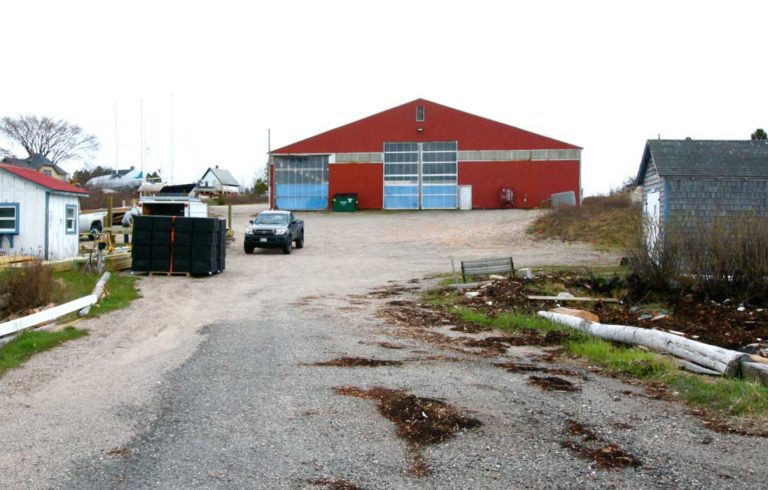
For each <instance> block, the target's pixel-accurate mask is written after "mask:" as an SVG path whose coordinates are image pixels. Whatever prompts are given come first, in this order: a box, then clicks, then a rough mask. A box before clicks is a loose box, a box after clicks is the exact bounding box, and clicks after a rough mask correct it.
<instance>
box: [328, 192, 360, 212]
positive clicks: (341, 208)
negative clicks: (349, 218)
mask: <svg viewBox="0 0 768 490" xmlns="http://www.w3.org/2000/svg"><path fill="white" fill-rule="evenodd" d="M333 211H334V212H342V213H345V212H351V211H357V194H336V195H334V196H333Z"/></svg>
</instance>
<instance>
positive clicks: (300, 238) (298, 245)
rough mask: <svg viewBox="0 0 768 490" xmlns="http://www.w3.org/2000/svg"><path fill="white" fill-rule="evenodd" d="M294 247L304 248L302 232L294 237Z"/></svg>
mask: <svg viewBox="0 0 768 490" xmlns="http://www.w3.org/2000/svg"><path fill="white" fill-rule="evenodd" d="M296 248H304V233H302V234H301V236H300V237H299V238H297V239H296Z"/></svg>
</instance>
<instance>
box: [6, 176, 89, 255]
mask: <svg viewBox="0 0 768 490" xmlns="http://www.w3.org/2000/svg"><path fill="white" fill-rule="evenodd" d="M87 195H88V193H87V192H86V191H84V190H83V189H80V188H78V187H75V186H73V185H70V184H67V183H66V182H62V181H61V180H57V179H54V178H53V177H49V176H47V175H44V174H42V173H40V172H36V171H34V170H30V169H26V168H21V167H15V166H12V165H5V164H0V255H34V256H36V257H40V258H42V259H45V260H56V259H66V258H70V257H75V256H77V254H78V251H79V247H80V244H79V237H78V229H77V221H78V215H79V214H80V197H81V196H87Z"/></svg>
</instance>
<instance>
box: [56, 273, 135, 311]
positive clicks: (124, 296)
mask: <svg viewBox="0 0 768 490" xmlns="http://www.w3.org/2000/svg"><path fill="white" fill-rule="evenodd" d="M54 277H55V279H56V283H57V287H56V290H55V292H54V295H53V297H54V302H55V303H56V304H62V303H66V302H67V301H72V300H75V299H77V298H82V297H83V296H88V295H89V294H91V293H92V292H93V288H94V287H95V286H96V283H97V282H98V281H99V278H101V274H88V273H84V272H74V271H66V272H57V273H56V274H54ZM138 280H139V278H138V277H134V276H125V275H121V274H117V273H115V272H113V273H112V274H111V275H110V277H109V281H107V287H106V291H107V293H108V294H107V296H106V297H105V298H104V299H103V300H102V301H101V302H100V303H98V304H96V305H94V306H93V307H92V308H91V312H90V313H89V314H88V318H92V317H96V316H99V315H103V314H104V313H108V312H110V311H114V310H119V309H120V308H125V307H126V306H128V304H129V303H130V302H131V301H133V300H135V299H138V298H140V297H141V295H140V294H139V291H138V290H137V289H136V281H138Z"/></svg>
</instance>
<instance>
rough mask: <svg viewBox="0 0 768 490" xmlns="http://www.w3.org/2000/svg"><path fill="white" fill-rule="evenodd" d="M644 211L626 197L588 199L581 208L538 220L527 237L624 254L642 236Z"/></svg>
mask: <svg viewBox="0 0 768 490" xmlns="http://www.w3.org/2000/svg"><path fill="white" fill-rule="evenodd" d="M641 211H642V210H641V207H640V205H638V204H632V203H631V202H630V199H629V194H627V193H614V194H611V195H608V196H595V197H588V198H586V199H584V201H583V203H582V205H581V206H574V207H562V208H559V209H553V210H552V212H550V213H548V214H546V215H544V216H542V217H540V218H539V219H537V220H536V221H535V222H534V223H533V224H532V225H531V226H530V227H529V228H528V233H530V234H531V235H533V236H534V237H537V238H556V239H559V240H563V241H578V242H588V243H591V244H592V246H594V247H595V248H597V249H599V250H623V249H624V248H625V247H626V246H627V245H628V244H630V243H632V242H633V241H634V240H635V238H636V237H637V236H638V234H639V233H640V229H641V228H640V225H641V222H642V212H641Z"/></svg>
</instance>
